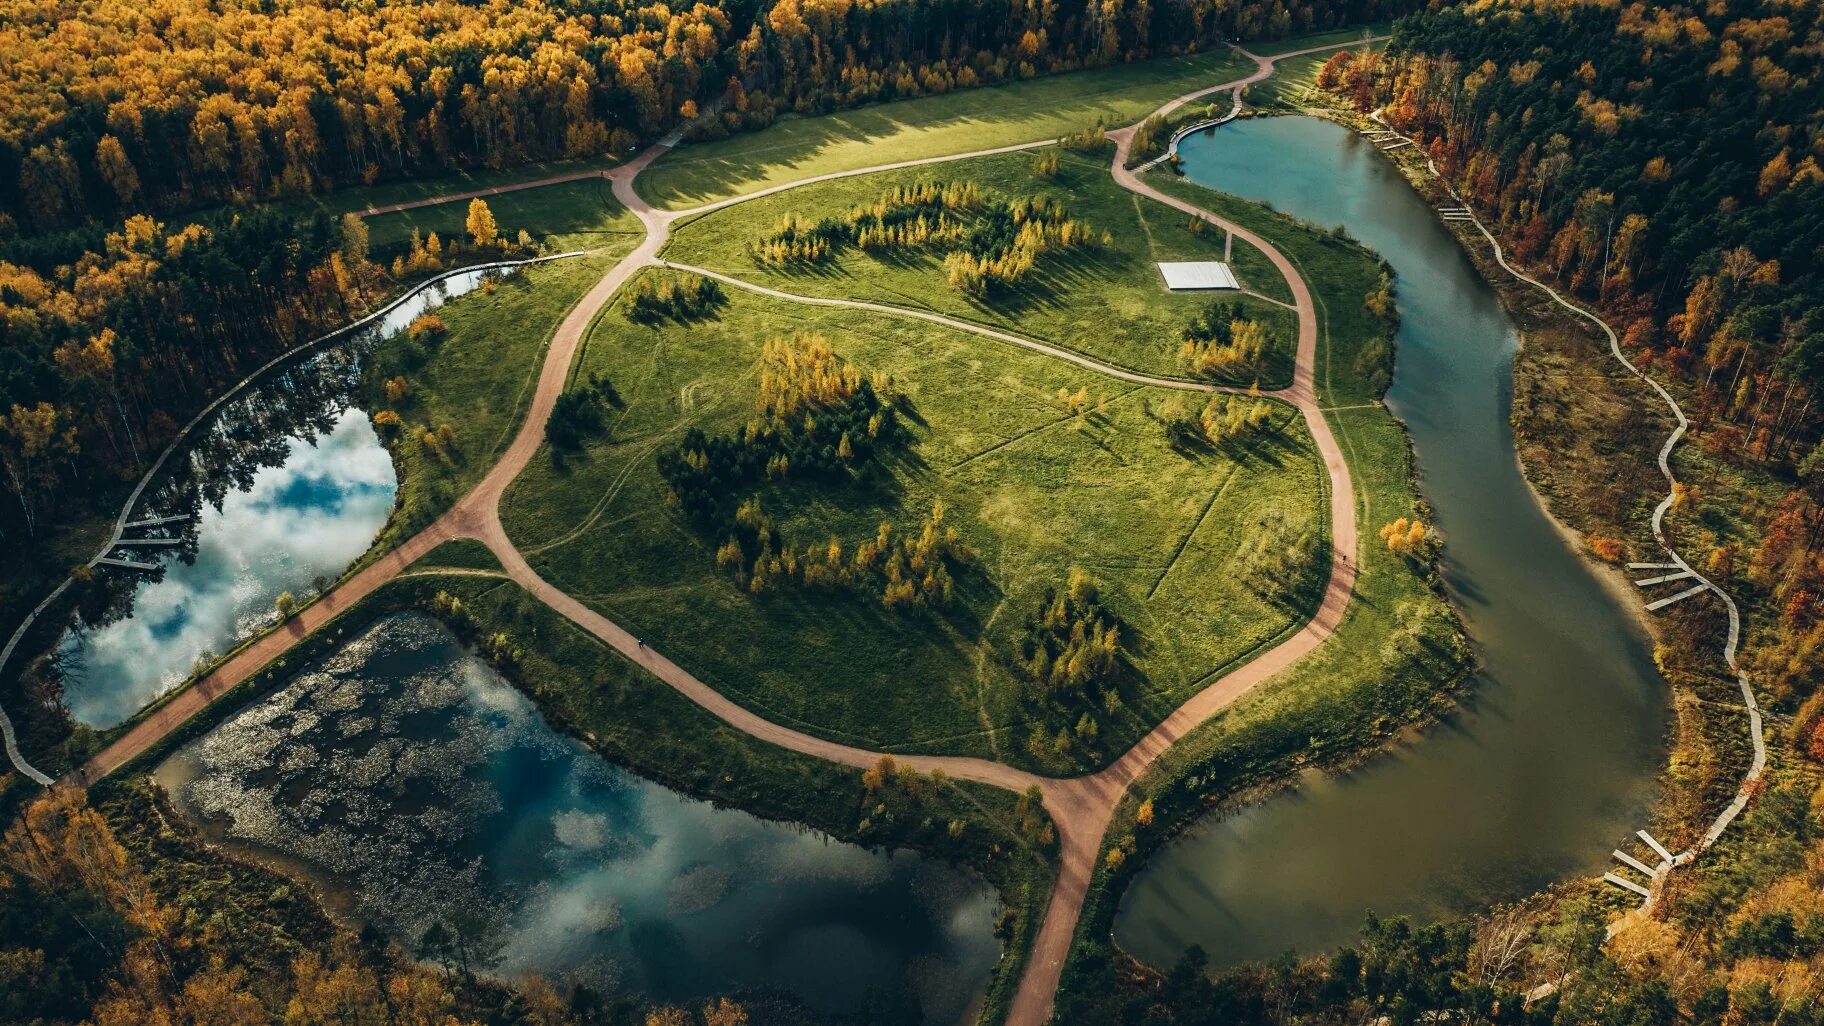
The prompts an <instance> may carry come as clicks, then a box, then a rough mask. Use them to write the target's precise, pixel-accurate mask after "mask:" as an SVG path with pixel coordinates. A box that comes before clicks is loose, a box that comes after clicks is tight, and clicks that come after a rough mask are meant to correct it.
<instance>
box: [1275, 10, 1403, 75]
mask: <svg viewBox="0 0 1824 1026" xmlns="http://www.w3.org/2000/svg"><path fill="white" fill-rule="evenodd" d="M1392 27H1393V23H1392V22H1386V21H1376V22H1369V23H1368V24H1366V25H1352V26H1350V27H1349V28H1341V29H1333V30H1331V31H1329V32H1313V33H1311V34H1309V35H1304V36H1293V37H1292V38H1290V39H1276V40H1272V41H1262V40H1257V41H1254V42H1250V43H1243V44H1241V45H1242V48H1243V49H1245V50H1247V51H1249V52H1250V53H1257V54H1260V55H1261V56H1262V57H1271V56H1273V55H1275V54H1281V53H1293V52H1295V51H1298V50H1309V49H1310V48H1312V47H1314V46H1329V45H1331V44H1333V43H1349V42H1354V41H1355V40H1358V39H1360V38H1362V35H1363V34H1364V33H1366V34H1368V35H1375V36H1381V35H1386V34H1387V32H1388V31H1389V30H1390V29H1392ZM1280 67H1281V68H1282V69H1283V68H1284V67H1285V65H1283V64H1282V65H1280Z"/></svg>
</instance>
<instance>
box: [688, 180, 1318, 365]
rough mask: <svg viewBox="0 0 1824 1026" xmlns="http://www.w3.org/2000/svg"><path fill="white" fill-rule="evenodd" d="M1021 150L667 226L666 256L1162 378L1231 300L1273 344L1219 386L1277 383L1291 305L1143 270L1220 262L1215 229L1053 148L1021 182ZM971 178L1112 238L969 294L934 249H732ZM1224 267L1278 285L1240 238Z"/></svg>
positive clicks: (1289, 350) (1280, 292)
mask: <svg viewBox="0 0 1824 1026" xmlns="http://www.w3.org/2000/svg"><path fill="white" fill-rule="evenodd" d="M1032 164H1033V157H1032V155H1031V154H1027V153H1014V154H1003V155H999V156H992V157H977V158H971V159H969V160H963V161H957V162H954V163H947V164H943V165H941V166H938V167H934V168H916V169H907V170H901V171H886V172H881V173H878V174H872V175H861V176H857V177H855V178H844V179H838V180H836V181H832V182H824V183H820V184H817V185H812V186H806V187H804V188H803V189H793V190H790V191H787V192H783V193H780V194H778V195H776V196H767V197H764V198H762V199H757V200H753V201H751V202H748V203H741V204H737V205H735V206H732V207H726V208H724V209H722V210H718V211H715V212H713V213H709V214H705V215H702V216H700V217H697V218H694V219H692V220H690V221H689V222H687V223H685V224H682V225H680V226H678V227H677V228H676V229H674V231H673V237H672V241H671V243H670V244H669V245H668V246H667V248H666V250H665V258H666V259H668V260H671V261H674V262H677V263H683V264H691V265H695V266H699V267H707V268H710V269H712V270H717V271H721V272H724V273H727V274H731V275H734V276H736V277H739V278H742V279H743V280H747V281H753V282H757V283H760V284H764V285H767V286H770V287H773V288H777V289H780V290H783V291H786V292H793V293H797V294H802V295H816V296H830V297H838V298H845V299H864V300H870V301H873V302H879V303H888V304H892V305H896V306H906V307H915V308H918V309H924V310H931V311H934V312H937V313H941V314H945V315H948V316H951V317H956V318H959V319H963V320H969V321H974V322H978V323H981V324H987V325H991V326H994V327H997V328H1003V329H1007V330H1011V331H1015V332H1019V333H1021V334H1025V335H1028V336H1032V337H1035V338H1040V339H1044V340H1046V341H1049V342H1052V343H1054V344H1057V345H1061V346H1064V347H1066V348H1069V349H1074V350H1076V351H1078V352H1080V353H1084V354H1086V355H1089V356H1092V357H1095V358H1097V359H1099V360H1102V361H1104V362H1107V363H1110V364H1114V365H1116V366H1119V367H1125V368H1129V369H1133V370H1139V371H1145V372H1148V373H1152V374H1160V375H1166V376H1182V375H1184V374H1185V373H1186V371H1185V368H1184V366H1183V364H1182V362H1181V360H1180V357H1179V352H1178V350H1179V346H1180V343H1181V341H1182V338H1183V332H1184V328H1185V326H1186V325H1187V324H1189V323H1190V322H1191V320H1192V319H1193V318H1194V317H1196V316H1197V314H1199V313H1200V312H1202V311H1203V309H1204V308H1205V307H1206V306H1208V305H1209V304H1210V303H1211V302H1214V301H1216V300H1217V299H1219V298H1220V299H1221V300H1222V301H1224V302H1227V301H1229V300H1231V299H1239V300H1240V301H1241V302H1242V303H1243V304H1244V305H1245V306H1246V308H1247V310H1248V312H1249V314H1250V316H1252V317H1253V318H1254V319H1256V320H1261V321H1263V322H1265V323H1266V324H1267V325H1268V327H1269V331H1270V334H1271V336H1272V342H1273V344H1272V345H1271V346H1269V348H1268V350H1267V351H1266V353H1264V354H1263V361H1262V365H1261V366H1260V368H1258V370H1256V371H1250V372H1245V373H1240V374H1235V375H1230V376H1229V377H1228V378H1227V380H1228V381H1229V383H1231V384H1239V385H1247V384H1250V383H1252V382H1254V381H1255V380H1258V381H1259V382H1260V384H1261V386H1262V387H1264V388H1274V387H1279V386H1282V385H1285V384H1289V383H1290V382H1291V378H1292V362H1293V354H1294V349H1295V346H1296V342H1297V326H1296V322H1295V319H1294V317H1293V315H1292V313H1291V311H1289V310H1286V309H1285V308H1283V307H1280V306H1276V305H1274V304H1272V303H1268V302H1264V301H1262V300H1259V299H1255V298H1252V297H1247V296H1236V295H1235V294H1233V293H1222V294H1215V293H1171V292H1168V291H1166V289H1165V286H1164V283H1163V282H1162V281H1161V279H1160V277H1159V271H1158V268H1156V267H1155V266H1154V263H1155V262H1156V261H1160V260H1221V259H1223V256H1224V253H1225V245H1224V242H1225V239H1224V233H1223V232H1222V231H1221V230H1220V229H1217V228H1214V227H1211V226H1206V227H1205V229H1204V231H1203V233H1202V234H1201V235H1193V234H1192V233H1191V232H1190V230H1189V228H1188V224H1189V222H1190V219H1189V217H1187V216H1186V215H1184V214H1181V213H1179V212H1177V211H1175V210H1172V209H1170V208H1169V207H1165V206H1163V205H1160V204H1157V203H1153V202H1151V201H1148V200H1145V199H1142V198H1140V197H1139V196H1136V195H1135V194H1133V193H1130V192H1128V191H1127V190H1125V189H1122V188H1121V187H1120V186H1118V185H1116V184H1115V182H1114V180H1113V179H1112V178H1111V177H1110V175H1109V173H1108V168H1107V166H1106V164H1105V163H1102V162H1100V161H1097V160H1092V159H1086V158H1083V157H1077V156H1074V155H1071V154H1064V155H1063V156H1062V159H1061V160H1060V162H1059V171H1058V174H1057V176H1056V177H1055V178H1054V179H1052V180H1050V181H1043V180H1040V179H1038V178H1036V177H1034V175H1033V172H1032ZM921 180H922V181H971V182H975V183H976V184H978V185H979V186H981V188H982V189H983V192H984V194H985V195H986V196H988V197H990V198H993V197H999V198H1000V199H1002V200H1005V199H1009V198H1015V197H1025V196H1029V195H1032V194H1034V193H1044V194H1046V195H1048V196H1050V197H1052V198H1053V199H1055V200H1057V201H1059V202H1061V203H1063V204H1064V205H1065V206H1066V207H1067V208H1068V209H1069V210H1070V213H1071V215H1072V216H1073V217H1076V218H1079V219H1081V220H1083V221H1086V222H1088V223H1089V224H1090V225H1091V226H1092V227H1093V228H1094V229H1095V230H1096V231H1097V232H1098V233H1100V231H1102V230H1107V231H1108V232H1109V233H1110V234H1111V235H1112V236H1113V240H1112V244H1111V245H1110V246H1108V247H1106V248H1102V247H1095V248H1092V249H1088V250H1082V251H1069V252H1065V253H1059V254H1053V255H1048V256H1046V257H1044V258H1043V259H1041V261H1040V262H1039V264H1038V269H1037V270H1036V271H1035V272H1034V273H1033V275H1032V276H1031V278H1030V279H1028V281H1027V282H1026V283H1024V284H1022V285H1021V286H1020V287H1019V288H1018V289H1016V290H1015V291H1013V292H1012V293H1011V294H1009V295H1007V296H1004V297H1002V298H998V299H994V300H992V301H984V300H977V299H973V298H971V297H970V296H969V295H967V294H966V293H964V292H962V291H961V290H959V289H956V288H954V287H952V286H951V285H949V283H948V282H947V281H946V279H945V272H944V266H943V257H942V251H941V250H936V249H931V250H925V251H922V252H911V253H908V252H904V251H900V252H893V251H881V252H877V253H868V252H864V251H862V250H859V249H845V250H842V251H840V252H839V253H838V254H837V255H836V256H835V257H834V258H833V259H831V260H829V261H827V262H824V263H822V264H816V265H809V266H803V267H792V266H788V267H786V268H777V267H772V266H768V265H763V264H761V263H759V262H757V261H756V260H754V259H753V258H752V257H750V256H748V255H747V253H746V252H745V246H746V245H747V243H748V242H749V241H753V240H758V239H760V238H762V237H764V236H765V235H767V234H769V233H771V232H772V231H773V230H774V228H775V226H776V225H777V224H778V223H779V220H780V218H781V217H782V216H784V215H785V214H787V213H792V212H796V213H799V214H801V215H803V216H804V217H805V218H807V219H809V220H816V219H817V218H818V217H820V216H825V215H828V214H830V213H842V212H846V211H848V210H849V209H850V208H852V207H854V206H856V205H857V204H865V203H872V202H873V201H874V199H875V197H877V196H879V195H880V194H881V192H882V191H883V190H885V189H887V188H889V187H892V186H895V185H910V184H912V183H915V182H918V181H921ZM1232 262H1233V265H1234V268H1235V271H1236V275H1237V277H1239V278H1240V279H1241V281H1242V283H1243V285H1244V286H1247V287H1249V288H1253V289H1256V290H1258V291H1260V292H1261V293H1263V294H1265V295H1270V296H1273V297H1274V298H1276V299H1281V300H1285V299H1289V298H1290V292H1289V290H1288V288H1287V286H1286V283H1285V281H1284V280H1283V279H1282V278H1280V276H1279V274H1278V272H1276V271H1275V270H1274V269H1273V267H1272V265H1271V264H1269V263H1268V262H1267V259H1266V257H1265V256H1264V255H1263V254H1261V253H1260V252H1259V251H1258V250H1255V249H1254V248H1253V247H1252V246H1250V245H1248V244H1246V243H1238V244H1237V245H1235V246H1234V247H1233V252H1232Z"/></svg>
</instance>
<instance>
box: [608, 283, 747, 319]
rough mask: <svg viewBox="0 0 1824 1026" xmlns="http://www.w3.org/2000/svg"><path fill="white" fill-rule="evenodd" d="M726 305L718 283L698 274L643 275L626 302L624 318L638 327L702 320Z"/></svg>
mask: <svg viewBox="0 0 1824 1026" xmlns="http://www.w3.org/2000/svg"><path fill="white" fill-rule="evenodd" d="M727 301H728V297H727V295H726V294H724V293H723V291H722V283H721V282H718V281H717V280H716V279H714V278H705V277H703V276H702V275H700V274H645V275H641V276H640V280H639V281H637V282H635V283H634V286H633V288H632V290H631V291H630V292H629V294H628V298H627V318H628V319H629V320H632V321H637V322H638V323H641V324H657V323H658V322H660V321H665V320H672V321H676V322H678V323H679V324H688V323H690V322H691V321H699V320H702V319H704V318H706V317H708V316H710V315H711V314H713V313H715V311H716V308H717V307H720V306H721V305H722V304H723V303H725V302H727Z"/></svg>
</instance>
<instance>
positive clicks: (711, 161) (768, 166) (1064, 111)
mask: <svg viewBox="0 0 1824 1026" xmlns="http://www.w3.org/2000/svg"><path fill="white" fill-rule="evenodd" d="M1252 69H1253V64H1252V62H1250V61H1247V60H1245V59H1242V58H1238V57H1236V56H1235V54H1234V53H1233V51H1231V50H1229V49H1227V48H1222V49H1218V50H1214V51H1210V52H1206V53H1199V54H1191V55H1188V56H1183V57H1167V58H1162V59H1160V60H1154V61H1142V62H1140V63H1136V64H1123V65H1119V66H1116V67H1112V68H1097V69H1095V70H1092V71H1079V72H1075V73H1072V74H1067V75H1048V76H1045V77H1042V78H1034V79H1028V80H1026V81H1024V82H1014V83H1011V84H1008V85H1001V86H992V87H986V88H979V89H965V90H959V91H957V92H953V93H946V94H944V95H942V96H922V97H919V98H917V99H912V100H898V101H895V102H892V103H882V104H876V105H874V106H871V107H863V108H861V109H859V110H849V111H841V112H839V113H835V114H825V115H820V116H818V117H809V118H787V119H785V120H782V121H780V122H778V123H777V124H774V125H771V126H769V127H767V128H765V129H762V130H760V131H757V132H743V133H740V134H739V135H736V136H733V137H731V138H728V139H720V140H716V141H714V142H702V143H691V144H687V145H684V146H681V147H679V148H678V149H677V150H675V151H673V152H671V153H668V154H666V155H665V156H664V157H662V158H660V159H659V160H658V162H657V163H655V164H654V165H653V166H652V167H651V168H650V169H649V170H648V171H646V173H645V174H642V175H641V176H640V178H639V183H638V185H639V189H640V193H641V195H643V196H645V197H647V198H648V199H650V200H652V202H653V203H654V204H656V205H658V206H661V207H671V208H682V207H689V206H694V205H697V204H701V203H708V202H711V201H714V200H718V199H724V198H726V197H729V196H738V195H741V194H743V193H748V192H753V191H755V190H756V189H762V188H765V187H767V186H769V185H777V184H779V183H781V182H789V181H792V180H795V179H799V178H807V177H810V176H812V175H820V174H828V173H830V172H832V171H852V170H854V169H855V168H860V167H869V166H872V165H875V164H883V163H888V162H891V161H898V160H916V159H919V158H922V157H936V156H942V155H944V154H949V153H967V152H969V151H971V150H981V149H991V148H993V147H996V146H1010V145H1013V144H1016V143H1025V142H1035V141H1038V140H1041V139H1055V138H1057V137H1059V136H1061V135H1064V134H1066V133H1068V132H1072V131H1075V130H1077V129H1079V128H1084V127H1086V126H1089V125H1093V124H1095V123H1096V122H1097V121H1105V122H1107V123H1108V124H1110V125H1111V126H1112V125H1123V124H1127V123H1128V122H1130V121H1137V120H1139V119H1140V118H1141V117H1143V116H1145V115H1146V114H1147V113H1149V112H1150V111H1152V110H1153V109H1154V108H1156V107H1158V106H1159V105H1160V104H1162V103H1164V102H1165V101H1167V100H1169V99H1171V98H1172V97H1174V96H1178V95H1180V94H1181V93H1186V92H1189V91H1191V90H1193V89H1200V88H1203V87H1205V86H1212V85H1218V84H1220V83H1223V82H1229V81H1233V80H1234V79H1237V78H1240V77H1242V76H1244V75H1246V74H1247V73H1248V72H1249V71H1251V70H1252Z"/></svg>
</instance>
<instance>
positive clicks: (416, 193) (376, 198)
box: [311, 155, 621, 214]
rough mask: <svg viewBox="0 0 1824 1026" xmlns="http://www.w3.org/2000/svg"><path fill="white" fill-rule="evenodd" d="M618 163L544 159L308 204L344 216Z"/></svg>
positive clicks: (356, 190)
mask: <svg viewBox="0 0 1824 1026" xmlns="http://www.w3.org/2000/svg"><path fill="white" fill-rule="evenodd" d="M620 163H621V161H620V160H619V159H617V158H615V157H611V156H607V155H602V156H599V157H583V158H578V159H576V160H547V161H542V162H540V163H536V164H521V165H519V166H517V167H511V168H505V169H502V170H491V169H488V168H474V169H471V170H467V171H452V172H450V173H448V174H443V175H435V176H432V177H428V178H414V179H412V180H410V181H402V182H386V183H384V184H381V185H364V186H355V187H352V188H347V189H340V190H337V191H336V192H332V193H328V194H327V195H323V196H317V197H314V198H313V199H312V200H311V202H313V203H315V204H316V205H317V206H319V207H321V208H322V209H323V210H325V211H327V212H329V213H331V214H346V213H348V212H349V211H351V210H366V209H367V208H369V207H382V206H386V205H388V204H391V203H409V202H411V201H412V200H421V199H429V198H431V197H433V196H447V195H449V194H450V193H455V192H474V191H476V190H478V189H490V188H493V187H494V186H497V185H515V184H518V183H520V182H532V181H537V180H539V179H541V178H553V177H556V176H558V175H567V174H575V173H577V172H579V171H597V170H605V169H607V168H611V167H615V166H616V165H618V164H620ZM534 191H536V190H534Z"/></svg>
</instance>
